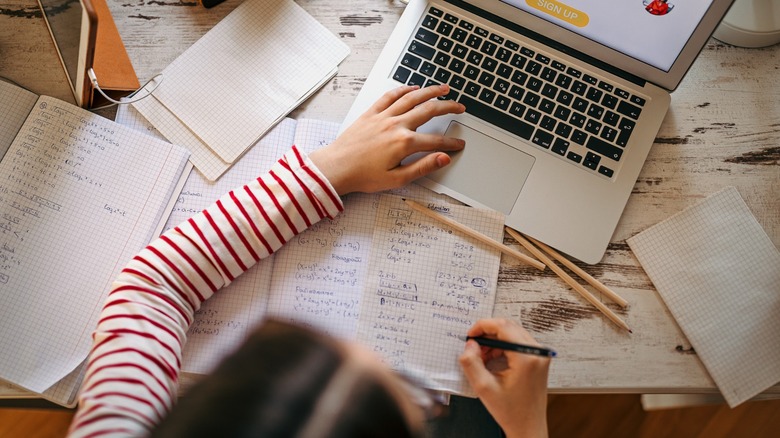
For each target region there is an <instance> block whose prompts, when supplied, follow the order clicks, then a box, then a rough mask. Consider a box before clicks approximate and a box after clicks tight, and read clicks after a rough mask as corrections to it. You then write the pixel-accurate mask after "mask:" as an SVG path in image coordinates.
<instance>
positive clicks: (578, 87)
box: [571, 81, 588, 96]
mask: <svg viewBox="0 0 780 438" xmlns="http://www.w3.org/2000/svg"><path fill="white" fill-rule="evenodd" d="M587 89H588V85H587V84H586V83H585V82H580V81H574V85H572V86H571V92H572V93H574V94H577V95H580V96H584V95H585V91H586V90H587Z"/></svg>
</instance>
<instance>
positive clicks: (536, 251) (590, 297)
mask: <svg viewBox="0 0 780 438" xmlns="http://www.w3.org/2000/svg"><path fill="white" fill-rule="evenodd" d="M506 232H507V233H509V235H510V236H512V238H514V239H515V240H517V242H518V243H520V245H522V246H523V247H524V248H525V249H527V250H528V251H529V252H530V253H531V254H533V255H534V256H536V257H537V258H539V260H541V261H542V263H544V264H545V265H547V266H548V267H549V268H550V269H551V270H552V271H553V272H555V274H556V275H558V277H560V278H561V279H562V280H563V281H565V282H566V284H568V285H569V286H571V288H572V289H574V290H575V291H577V293H579V294H580V295H581V296H582V297H583V298H585V299H586V300H587V301H588V302H589V303H591V304H593V306H595V307H596V308H597V309H599V310H600V311H601V313H603V314H604V315H605V316H606V317H607V318H609V319H610V320H611V321H612V322H614V323H615V324H617V325H618V326H619V327H621V328H624V329H626V330H628V332H629V333H633V331H631V328H630V327H629V326H628V324H626V322H625V321H623V320H622V319H621V318H620V317H619V316H618V315H617V314H615V312H613V311H612V309H610V308H609V307H607V306H606V305H604V303H602V302H601V301H599V299H598V298H596V297H595V296H594V295H593V294H592V293H590V292H589V291H588V290H587V289H585V288H584V287H582V285H581V284H579V283H577V281H575V280H574V279H573V278H572V277H571V276H570V275H569V274H567V273H566V271H564V270H563V269H561V268H560V266H558V265H556V264H555V262H553V261H552V260H550V258H549V257H547V256H546V255H545V254H544V253H543V252H542V251H540V250H539V249H538V248H536V247H535V246H534V245H533V244H532V243H531V242H529V241H528V240H526V239H525V238H524V237H523V236H522V235H521V234H520V233H518V232H517V231H515V230H513V229H511V228H509V227H507V228H506Z"/></svg>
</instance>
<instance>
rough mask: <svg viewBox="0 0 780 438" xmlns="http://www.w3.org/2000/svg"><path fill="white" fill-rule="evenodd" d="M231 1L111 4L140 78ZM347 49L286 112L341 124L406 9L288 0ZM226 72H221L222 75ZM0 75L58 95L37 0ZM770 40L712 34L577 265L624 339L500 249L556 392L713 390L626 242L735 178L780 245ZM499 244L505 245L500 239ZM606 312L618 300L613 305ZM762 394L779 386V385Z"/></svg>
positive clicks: (20, 22)
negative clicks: (615, 216) (610, 302)
mask: <svg viewBox="0 0 780 438" xmlns="http://www.w3.org/2000/svg"><path fill="white" fill-rule="evenodd" d="M239 3H240V0H228V1H227V2H225V3H223V4H221V5H219V6H217V7H215V8H213V9H204V8H202V7H200V6H198V5H197V4H196V3H195V2H194V1H192V0H185V1H178V2H177V1H152V2H128V1H126V0H109V6H110V8H111V11H112V13H113V14H114V18H115V21H116V23H117V26H118V28H119V32H120V34H121V35H122V37H123V39H124V42H125V45H126V46H127V50H128V53H129V55H130V58H131V60H132V61H133V64H134V66H135V68H136V71H137V73H138V77H139V79H140V80H141V82H144V81H146V80H148V79H149V78H151V77H152V76H154V75H155V74H156V73H158V72H159V71H161V70H162V69H163V68H165V67H166V66H167V65H168V64H169V63H170V62H171V61H173V60H174V59H175V58H176V57H177V56H178V55H179V54H180V53H181V52H183V51H184V50H185V49H186V48H187V47H189V46H190V45H191V44H192V43H194V42H195V41H196V40H197V39H198V38H199V37H200V36H201V35H202V34H204V33H205V32H206V31H207V30H208V29H210V28H211V27H212V26H213V25H214V24H215V23H217V22H218V21H219V20H220V19H221V18H222V17H224V16H225V15H226V14H228V13H229V12H230V11H231V10H232V9H233V8H234V7H235V6H236V5H238V4H239ZM298 3H299V4H300V5H301V6H303V7H304V8H305V9H306V10H307V11H309V12H310V13H311V14H312V15H314V16H315V17H316V18H317V19H318V20H319V21H320V22H322V23H323V24H324V25H325V26H326V27H328V28H329V29H331V30H332V31H333V33H334V34H336V35H338V36H339V37H340V38H341V39H342V40H343V41H344V42H345V43H346V44H348V45H349V46H350V48H351V50H352V53H351V54H350V56H349V57H348V58H347V59H346V60H345V61H344V62H343V63H342V64H341V67H340V69H339V73H338V75H337V76H336V78H334V79H333V80H332V81H331V82H330V83H328V84H327V85H326V86H325V87H324V89H323V90H321V91H320V92H319V93H317V94H316V95H315V96H314V97H312V98H311V99H310V100H309V101H307V102H306V103H305V104H304V105H303V106H301V107H300V108H299V109H298V110H297V111H296V112H295V113H294V114H293V116H294V117H311V118H319V119H323V120H331V121H340V120H342V119H343V117H344V116H345V115H346V113H347V110H348V109H349V106H350V105H351V103H352V100H353V99H354V97H355V96H356V95H357V93H358V91H359V90H360V88H361V86H362V85H363V82H364V80H365V78H366V76H367V75H368V72H369V70H370V69H371V66H372V65H373V63H374V61H375V59H376V57H377V55H378V54H379V51H380V50H381V48H382V46H383V44H384V42H385V41H386V39H387V36H388V35H389V34H390V32H391V30H392V29H393V26H394V25H395V23H396V22H397V20H398V17H399V16H400V14H401V12H402V11H403V4H402V3H400V2H399V1H397V0H396V1H391V0H382V1H379V0H351V1H349V2H343V1H334V0H330V1H325V0H298ZM226 74H229V72H226ZM0 75H2V76H5V77H7V78H10V79H13V80H14V81H16V82H18V83H20V84H22V85H24V86H26V87H29V88H30V89H31V90H33V91H35V92H37V93H43V94H48V95H52V96H56V97H60V98H64V99H69V92H68V89H67V85H66V83H65V78H64V75H63V73H62V70H61V68H60V66H59V63H58V61H57V59H56V55H55V53H54V49H53V46H52V43H51V41H50V39H49V35H48V33H47V30H46V27H45V24H44V22H43V19H42V18H41V16H40V13H39V11H38V9H37V4H36V3H35V0H0ZM778 77H780V45H775V46H774V47H770V48H765V49H741V48H735V47H730V46H727V45H725V44H722V43H720V42H718V41H716V40H711V41H710V42H709V44H708V45H707V47H706V48H705V50H704V52H703V53H702V54H701V56H700V58H699V59H698V61H697V62H696V63H695V65H694V66H693V68H692V69H691V71H690V72H689V74H688V76H687V77H686V78H685V80H684V81H683V83H682V84H681V85H680V87H679V88H678V90H677V91H675V92H674V94H673V102H672V107H671V109H670V110H669V113H668V115H667V117H666V120H665V121H664V124H663V126H662V127H661V130H660V132H659V134H658V137H657V138H656V141H655V145H654V147H653V149H652V151H651V152H650V156H649V158H648V160H647V163H646V164H645V166H644V169H643V170H642V173H641V175H640V176H639V180H638V181H637V183H636V186H635V188H634V191H633V194H632V195H631V198H630V200H629V202H628V206H627V207H626V210H625V213H624V215H623V218H622V220H621V221H620V224H619V225H618V228H617V231H616V232H615V235H614V236H613V239H612V243H611V244H610V245H609V249H608V251H607V254H606V256H605V258H604V259H603V261H602V262H601V263H599V264H598V265H595V266H587V265H581V266H582V267H583V268H584V269H585V270H586V271H588V272H589V273H591V274H592V275H593V276H594V277H596V278H598V279H599V280H601V281H602V282H604V283H605V284H606V285H607V286H609V287H611V288H612V289H614V290H615V291H616V292H618V293H619V294H620V295H622V296H623V297H624V298H626V299H627V300H628V301H629V303H630V307H629V309H628V310H625V311H623V310H620V311H619V313H620V314H621V316H622V317H623V318H624V319H625V320H626V321H627V322H628V324H629V325H630V326H631V327H632V329H633V330H634V334H632V335H629V334H626V333H625V332H623V331H622V330H620V329H618V328H617V327H616V326H615V325H614V324H612V323H610V322H609V321H608V320H607V319H606V318H605V317H603V316H602V315H601V314H600V313H599V312H598V311H597V310H595V309H594V308H593V307H592V306H590V305H589V304H588V303H587V302H586V301H584V300H583V299H581V298H580V297H579V296H578V295H577V294H576V293H575V292H573V291H572V290H570V289H569V288H568V287H567V286H566V285H565V284H564V283H563V282H562V281H561V280H559V279H558V278H557V277H555V276H554V274H553V273H551V272H550V271H549V270H547V272H546V273H543V274H539V271H537V270H535V269H532V268H526V267H524V266H520V265H519V264H517V263H516V262H514V261H513V260H510V259H508V258H505V259H504V260H503V261H502V265H501V270H500V273H499V289H498V297H497V300H496V307H495V315H496V316H500V317H508V318H514V319H520V320H522V321H523V324H524V325H525V326H526V327H527V328H528V329H529V330H530V331H531V332H532V333H533V334H534V336H536V337H537V339H539V341H541V342H542V343H544V344H549V345H551V346H554V347H555V348H556V349H557V350H558V352H559V353H560V358H558V359H556V360H555V361H554V364H553V366H552V370H551V375H550V388H551V391H553V392H594V391H603V392H642V393H650V392H675V393H685V392H713V391H716V388H715V386H714V384H713V382H712V380H711V379H710V378H709V376H708V375H707V373H706V371H705V370H704V368H703V366H702V364H701V362H700V361H699V360H698V358H697V356H696V354H695V353H694V352H693V351H692V349H691V346H690V344H689V343H688V341H687V340H686V338H685V336H683V334H682V333H681V332H680V330H679V328H678V327H677V325H676V323H675V321H674V320H673V319H672V317H671V315H670V314H669V312H668V311H667V310H666V308H665V307H664V305H663V303H662V302H661V301H660V299H659V296H658V294H657V292H656V291H655V290H654V288H653V286H652V284H651V283H650V280H649V279H648V277H647V276H646V275H645V273H644V272H643V270H642V268H641V267H640V266H639V264H638V263H637V261H636V259H635V258H634V256H633V255H632V253H631V251H630V250H629V248H628V246H627V245H626V243H625V240H626V238H628V237H630V236H632V235H634V234H636V233H637V232H639V231H642V230H644V229H645V228H647V227H649V226H651V225H653V224H655V223H657V222H659V221H661V220H663V219H665V218H667V217H669V216H671V215H672V214H674V213H676V212H678V211H680V210H682V209H684V208H686V207H688V206H690V205H692V204H694V203H696V202H697V201H699V200H701V199H702V198H704V197H705V196H707V195H709V194H712V193H714V192H716V191H718V190H719V189H721V188H723V187H725V186H736V187H737V189H738V190H739V192H740V193H741V194H742V196H743V197H744V199H745V201H746V202H747V204H748V206H749V207H750V208H751V210H752V211H753V213H754V214H755V216H756V218H757V219H758V221H759V223H761V225H762V226H763V227H764V229H765V230H766V232H767V233H768V234H769V236H770V238H771V239H772V240H773V242H774V243H775V245H776V246H780V199H779V197H780V195H779V194H780V81H778ZM505 243H507V244H514V242H512V241H511V239H510V238H509V237H507V238H506V239H505ZM615 309H616V310H617V308H616V307H615ZM770 392H777V393H780V386H775V387H774V388H772V389H771V390H770Z"/></svg>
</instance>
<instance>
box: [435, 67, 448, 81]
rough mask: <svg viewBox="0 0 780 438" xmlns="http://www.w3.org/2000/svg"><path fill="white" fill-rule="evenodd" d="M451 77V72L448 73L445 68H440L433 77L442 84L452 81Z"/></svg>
mask: <svg viewBox="0 0 780 438" xmlns="http://www.w3.org/2000/svg"><path fill="white" fill-rule="evenodd" d="M450 76H452V73H451V72H449V71H447V70H445V69H443V68H440V69H439V70H437V71H436V74H434V75H433V79H435V80H437V81H439V82H441V83H446V82H447V81H449V80H450Z"/></svg>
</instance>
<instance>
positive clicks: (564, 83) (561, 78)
mask: <svg viewBox="0 0 780 438" xmlns="http://www.w3.org/2000/svg"><path fill="white" fill-rule="evenodd" d="M572 81H573V79H572V78H571V76H566V75H558V78H557V79H555V85H557V86H559V87H561V88H569V85H571V82H572Z"/></svg>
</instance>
